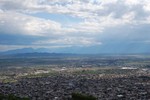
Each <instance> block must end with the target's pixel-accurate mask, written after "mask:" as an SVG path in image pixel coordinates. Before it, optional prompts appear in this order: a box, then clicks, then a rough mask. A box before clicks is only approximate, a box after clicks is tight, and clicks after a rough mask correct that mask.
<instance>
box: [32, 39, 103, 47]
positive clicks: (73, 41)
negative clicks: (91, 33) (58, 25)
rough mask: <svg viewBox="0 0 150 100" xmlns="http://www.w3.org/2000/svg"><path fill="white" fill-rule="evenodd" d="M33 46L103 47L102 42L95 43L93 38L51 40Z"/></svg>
mask: <svg viewBox="0 0 150 100" xmlns="http://www.w3.org/2000/svg"><path fill="white" fill-rule="evenodd" d="M33 44H36V45H39V44H40V45H41V44H42V45H52V44H55V45H68V46H75V45H76V46H90V45H101V44H102V43H101V42H98V41H95V40H94V39H93V38H86V37H63V38H59V39H50V40H44V41H37V42H35V43H33Z"/></svg>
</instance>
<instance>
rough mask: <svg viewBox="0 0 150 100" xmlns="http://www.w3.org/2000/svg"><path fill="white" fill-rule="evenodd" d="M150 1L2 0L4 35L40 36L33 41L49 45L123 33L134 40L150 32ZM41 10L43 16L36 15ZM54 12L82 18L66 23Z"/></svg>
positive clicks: (91, 42) (96, 42) (85, 41)
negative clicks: (148, 28)
mask: <svg viewBox="0 0 150 100" xmlns="http://www.w3.org/2000/svg"><path fill="white" fill-rule="evenodd" d="M149 4H150V1H149V0H24V1H22V0H1V1H0V34H7V35H8V34H11V35H18V36H20V35H22V36H25V37H28V36H34V37H40V38H38V39H36V40H34V41H30V43H29V44H30V45H31V44H34V45H49V46H52V45H63V46H64V45H66V46H67V45H68V46H69V45H71V46H81V45H82V46H93V45H101V44H105V43H107V40H108V39H110V38H113V40H115V39H118V38H122V36H125V37H126V36H131V37H132V40H133V41H134V39H135V40H136V37H138V38H141V37H142V34H145V33H148V32H150V31H149V30H147V32H145V31H144V30H146V29H147V27H148V26H149V24H150V5H149ZM41 13H42V14H43V16H42V17H41V16H38V15H37V16H34V14H41ZM44 14H47V15H49V17H50V18H49V17H47V18H45V17H44V16H46V15H44ZM52 14H55V16H57V17H58V16H59V15H63V16H65V17H66V19H67V18H68V16H69V17H72V18H74V19H81V20H80V21H78V22H76V23H74V22H73V20H72V22H69V23H65V25H64V23H62V21H61V20H59V21H58V20H57V21H56V20H54V19H55V18H54V17H55V16H53V18H52V17H51V15H52ZM58 18H59V19H62V18H61V17H58ZM62 20H63V19H62ZM63 22H65V21H63ZM139 26H141V27H139ZM110 29H111V30H112V31H110ZM127 29H128V31H126V30H127ZM116 31H117V32H116ZM139 31H140V32H141V31H143V32H145V33H143V32H141V33H140V34H139ZM115 32H116V33H115ZM114 34H115V35H116V36H114ZM134 37H135V38H134ZM98 38H99V40H98ZM144 38H146V39H147V37H144ZM144 38H142V39H141V40H142V41H143V40H144ZM104 39H106V40H104ZM148 39H150V38H148ZM148 39H147V40H148ZM128 40H130V39H128V37H126V41H127V42H128ZM141 40H140V41H141ZM6 41H7V40H6ZM120 41H121V40H120V39H119V40H118V41H117V42H120ZM130 41H131V40H130ZM17 42H19V41H17ZM2 43H4V42H1V43H0V44H2Z"/></svg>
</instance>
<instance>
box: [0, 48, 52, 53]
mask: <svg viewBox="0 0 150 100" xmlns="http://www.w3.org/2000/svg"><path fill="white" fill-rule="evenodd" d="M35 52H39V53H43V52H50V51H49V50H48V49H46V48H39V49H33V48H22V49H15V50H8V51H5V52H1V53H0V54H1V55H10V54H23V53H35Z"/></svg>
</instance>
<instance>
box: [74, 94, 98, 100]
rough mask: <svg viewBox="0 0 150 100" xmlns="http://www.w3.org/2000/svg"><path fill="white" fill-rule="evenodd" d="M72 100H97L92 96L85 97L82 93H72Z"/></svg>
mask: <svg viewBox="0 0 150 100" xmlns="http://www.w3.org/2000/svg"><path fill="white" fill-rule="evenodd" d="M72 100H97V99H96V98H95V97H94V96H92V95H85V94H81V93H72Z"/></svg>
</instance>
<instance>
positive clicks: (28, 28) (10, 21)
mask: <svg viewBox="0 0 150 100" xmlns="http://www.w3.org/2000/svg"><path fill="white" fill-rule="evenodd" d="M0 22H1V23H0V32H1V33H7V34H10V33H11V34H24V35H35V36H36V35H37V36H48V35H63V34H66V32H72V31H74V30H73V29H71V28H70V29H69V28H68V29H66V28H62V26H61V24H60V23H58V22H55V21H52V20H46V19H41V18H36V17H32V16H29V15H25V14H20V13H16V12H2V13H0ZM8 29H9V30H8Z"/></svg>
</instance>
